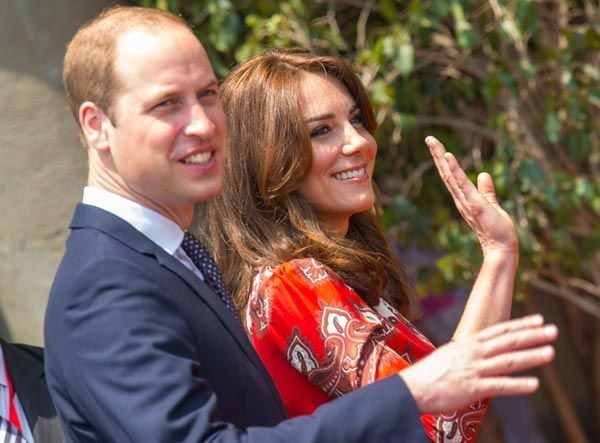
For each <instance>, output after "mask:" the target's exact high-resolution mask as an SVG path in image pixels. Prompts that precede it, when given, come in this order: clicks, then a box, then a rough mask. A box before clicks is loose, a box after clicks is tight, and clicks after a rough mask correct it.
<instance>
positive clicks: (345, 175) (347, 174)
mask: <svg viewBox="0 0 600 443" xmlns="http://www.w3.org/2000/svg"><path fill="white" fill-rule="evenodd" d="M366 172H367V171H365V168H360V169H355V170H353V171H344V172H340V173H339V174H335V175H334V176H333V177H334V178H335V179H336V180H348V179H351V178H356V177H360V176H362V175H365V174H366Z"/></svg>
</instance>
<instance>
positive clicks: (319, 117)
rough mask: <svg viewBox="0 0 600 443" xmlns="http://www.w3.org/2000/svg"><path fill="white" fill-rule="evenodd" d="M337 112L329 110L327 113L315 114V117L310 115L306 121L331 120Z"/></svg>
mask: <svg viewBox="0 0 600 443" xmlns="http://www.w3.org/2000/svg"><path fill="white" fill-rule="evenodd" d="M334 117H335V114H333V113H332V112H329V113H327V114H320V115H315V116H313V117H308V118H307V119H306V120H305V121H306V123H310V122H316V121H320V120H329V119H330V118H334Z"/></svg>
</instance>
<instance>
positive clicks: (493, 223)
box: [425, 136, 519, 256]
mask: <svg viewBox="0 0 600 443" xmlns="http://www.w3.org/2000/svg"><path fill="white" fill-rule="evenodd" d="M425 143H426V144H427V146H428V147H429V151H430V152H431V156H432V157H433V162H434V163H435V167H436V168H437V170H438V173H439V174H440V177H441V178H442V181H443V182H444V184H445V185H446V188H447V189H448V191H449V192H450V195H452V198H453V200H454V204H455V205H456V208H457V209H458V212H459V213H460V215H461V216H462V218H464V219H465V221H466V222H467V223H468V224H469V226H470V227H471V229H473V231H474V232H475V234H476V235H477V238H478V239H479V243H480V244H481V248H482V250H483V253H484V256H485V255H486V254H488V253H492V252H495V251H499V252H510V253H514V254H518V250H519V242H518V238H517V232H516V229H515V225H514V223H513V221H512V219H511V218H510V216H509V215H508V213H507V212H506V211H504V210H503V209H502V208H501V207H500V205H499V204H498V200H497V199H496V189H495V188H494V182H493V181H492V177H491V176H490V175H489V174H488V173H486V172H483V173H481V174H479V176H478V177H477V187H475V185H473V183H471V181H470V180H469V178H468V177H467V175H466V174H465V172H464V171H463V170H462V168H461V167H460V165H459V164H458V162H457V161H456V158H455V157H454V155H452V154H451V153H449V152H446V149H445V148H444V145H443V144H442V143H441V142H440V141H439V140H438V139H436V138H435V137H433V136H428V137H427V138H426V139H425Z"/></svg>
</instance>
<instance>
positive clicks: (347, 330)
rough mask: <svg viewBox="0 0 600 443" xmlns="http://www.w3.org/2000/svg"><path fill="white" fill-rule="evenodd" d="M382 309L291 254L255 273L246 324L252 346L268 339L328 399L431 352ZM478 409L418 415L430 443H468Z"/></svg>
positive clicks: (409, 326) (393, 314) (325, 271)
mask: <svg viewBox="0 0 600 443" xmlns="http://www.w3.org/2000/svg"><path fill="white" fill-rule="evenodd" d="M387 308H388V310H387V311H386V312H385V313H384V315H382V314H381V313H380V312H378V311H377V310H375V309H373V308H371V307H369V306H368V305H367V304H366V303H365V302H364V300H362V298H360V296H359V295H358V294H357V293H356V292H355V291H354V290H353V289H352V288H350V287H349V286H347V285H346V284H345V283H344V282H343V281H342V280H341V278H340V277H339V276H338V275H337V274H336V273H335V272H334V271H333V270H331V268H329V267H327V266H325V265H324V264H322V263H320V262H318V261H316V260H314V259H297V260H293V261H291V262H287V263H284V264H283V265H281V266H279V267H277V268H275V269H268V268H267V269H263V271H262V272H261V273H260V274H259V275H258V276H257V278H255V280H254V286H253V288H252V293H251V296H250V300H249V305H248V310H247V325H248V329H249V333H250V337H251V339H252V341H253V342H254V344H255V345H258V346H265V342H268V347H270V348H274V349H276V350H279V352H281V353H282V354H283V357H284V358H285V360H286V361H287V363H288V364H289V365H291V366H292V367H293V368H295V370H296V371H298V372H299V373H301V374H302V375H303V376H304V378H305V379H306V380H308V381H309V382H310V384H312V385H313V386H315V387H317V388H319V389H320V390H321V391H322V392H324V393H325V394H326V395H327V396H329V397H330V398H335V397H339V396H341V395H344V394H346V393H348V392H351V391H353V390H355V389H358V388H360V387H361V386H364V385H367V384H370V383H373V382H374V381H376V380H379V379H381V378H385V377H387V376H390V375H394V374H396V373H397V372H398V371H400V370H402V369H404V368H405V367H407V366H409V365H410V364H412V363H414V362H415V361H417V360H419V359H420V358H422V357H424V356H425V355H427V354H429V353H430V352H432V351H433V350H434V349H435V348H434V346H433V345H432V344H431V343H430V342H429V341H428V340H427V339H426V338H425V337H424V336H423V335H422V334H421V333H420V332H418V331H417V330H416V328H415V327H414V326H413V325H412V324H410V323H409V322H408V320H406V319H404V317H402V316H401V315H400V314H398V313H397V312H396V311H395V310H393V308H391V307H389V306H387ZM267 365H268V363H267ZM486 408H487V402H478V403H475V404H471V405H469V406H468V407H467V408H465V409H464V410H461V411H455V412H451V413H447V414H442V415H435V416H432V415H422V416H421V420H422V422H423V425H424V427H425V431H426V433H427V435H428V436H429V438H430V439H431V440H432V441H463V442H470V441H474V436H475V433H476V431H477V428H478V427H479V424H480V422H481V420H482V419H483V416H484V414H485V410H486ZM461 437H462V438H461Z"/></svg>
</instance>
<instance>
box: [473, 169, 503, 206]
mask: <svg viewBox="0 0 600 443" xmlns="http://www.w3.org/2000/svg"><path fill="white" fill-rule="evenodd" d="M477 189H478V190H479V192H480V193H481V194H482V195H483V196H484V197H485V198H486V200H487V201H488V202H490V203H492V204H496V205H497V204H498V200H497V198H496V187H495V186H494V181H493V180H492V176H491V175H490V174H488V173H487V172H482V173H481V174H479V175H478V176H477Z"/></svg>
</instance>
